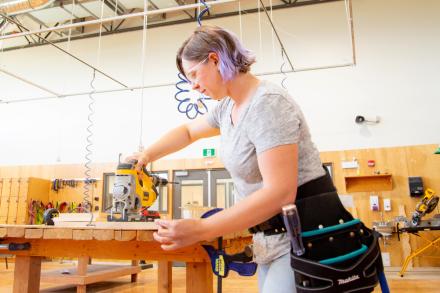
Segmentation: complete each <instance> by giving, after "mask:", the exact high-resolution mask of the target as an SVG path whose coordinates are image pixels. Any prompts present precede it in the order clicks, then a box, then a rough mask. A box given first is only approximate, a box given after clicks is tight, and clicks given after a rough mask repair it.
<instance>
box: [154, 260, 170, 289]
mask: <svg viewBox="0 0 440 293" xmlns="http://www.w3.org/2000/svg"><path fill="white" fill-rule="evenodd" d="M157 266H158V268H157V273H158V278H157V279H158V282H157V292H158V293H171V292H172V290H173V270H172V262H170V261H165V260H161V261H158V262H157Z"/></svg>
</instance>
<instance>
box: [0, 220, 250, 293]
mask: <svg viewBox="0 0 440 293" xmlns="http://www.w3.org/2000/svg"><path fill="white" fill-rule="evenodd" d="M155 230H157V227H156V225H155V224H154V223H118V222H109V223H107V222H97V223H96V226H86V225H85V224H82V223H79V224H70V225H65V224H63V225H61V226H45V225H0V240H1V242H0V244H8V243H29V244H30V248H29V249H28V250H16V251H8V252H7V253H8V254H14V255H15V256H16V259H15V271H14V284H13V292H14V293H24V292H28V293H33V292H39V287H40V279H41V260H42V258H43V257H49V258H50V257H65V258H78V260H79V262H78V263H79V265H78V270H77V272H76V275H70V276H69V277H70V278H71V280H70V284H72V280H73V281H74V282H76V285H77V292H86V285H87V279H89V283H91V282H93V281H95V282H97V280H101V279H102V278H101V277H102V276H105V277H106V278H107V279H111V278H114V277H116V276H117V275H118V273H117V272H114V273H113V274H112V273H108V272H107V273H106V272H104V273H102V274H101V275H100V274H99V272H92V274H94V275H93V276H90V275H89V276H88V275H87V263H88V260H89V258H99V259H125V260H133V261H134V262H136V261H137V260H157V261H158V292H159V293H165V292H166V293H169V292H172V267H171V264H172V262H173V261H180V262H185V263H186V292H187V293H212V292H213V273H212V270H211V264H210V262H209V257H208V255H207V253H206V252H205V250H204V249H203V247H202V246H201V245H200V244H196V245H192V246H189V247H186V248H183V249H178V250H174V251H164V250H162V249H161V247H160V244H159V243H158V242H156V241H154V239H153V232H154V231H155ZM250 241H251V237H250V236H249V235H247V234H245V233H238V234H234V235H228V236H227V237H225V243H224V245H225V246H224V247H226V246H227V247H229V250H228V253H235V252H239V251H241V250H243V248H244V246H245V245H246V244H249V243H250ZM204 244H207V243H204ZM210 244H212V245H213V246H216V241H213V242H212V243H210ZM134 264H136V263H134ZM137 272H139V271H132V270H130V269H128V270H126V271H124V272H119V273H120V274H125V275H127V274H131V275H132V280H133V279H134V280H135V279H136V274H137ZM99 276H101V277H99ZM61 279H62V277H61V278H58V280H56V281H57V282H58V281H59V280H61ZM50 280H51V281H52V282H53V281H54V278H53V276H52V279H50ZM90 280H91V281H90Z"/></svg>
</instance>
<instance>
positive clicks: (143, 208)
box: [107, 162, 169, 222]
mask: <svg viewBox="0 0 440 293" xmlns="http://www.w3.org/2000/svg"><path fill="white" fill-rule="evenodd" d="M135 167H136V162H131V163H119V164H118V167H117V169H116V174H115V175H116V176H115V183H114V185H113V200H112V208H111V210H110V215H108V217H107V220H108V221H118V222H134V221H142V222H143V221H153V220H154V219H155V218H159V217H160V216H159V213H157V212H150V211H148V208H149V207H151V206H152V205H153V203H154V202H155V201H156V198H157V196H158V192H157V189H156V187H159V186H165V185H167V184H168V183H169V182H168V180H166V179H164V178H161V177H159V176H156V175H152V174H150V173H148V171H147V170H146V169H145V167H143V168H142V170H141V171H140V172H138V171H136V169H135Z"/></svg>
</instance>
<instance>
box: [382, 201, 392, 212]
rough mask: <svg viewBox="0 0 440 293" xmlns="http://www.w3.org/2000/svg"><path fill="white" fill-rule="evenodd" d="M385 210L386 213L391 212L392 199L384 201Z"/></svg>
mask: <svg viewBox="0 0 440 293" xmlns="http://www.w3.org/2000/svg"><path fill="white" fill-rule="evenodd" d="M383 210H384V211H386V212H389V211H391V199H389V198H384V199H383Z"/></svg>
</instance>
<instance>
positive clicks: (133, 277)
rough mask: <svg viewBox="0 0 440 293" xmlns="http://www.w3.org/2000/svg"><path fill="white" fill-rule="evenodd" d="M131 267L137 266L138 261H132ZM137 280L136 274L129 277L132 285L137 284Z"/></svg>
mask: <svg viewBox="0 0 440 293" xmlns="http://www.w3.org/2000/svg"><path fill="white" fill-rule="evenodd" d="M131 265H132V266H138V265H139V261H138V260H132V261H131ZM137 278H138V274H132V275H131V282H132V283H136V282H137Z"/></svg>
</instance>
